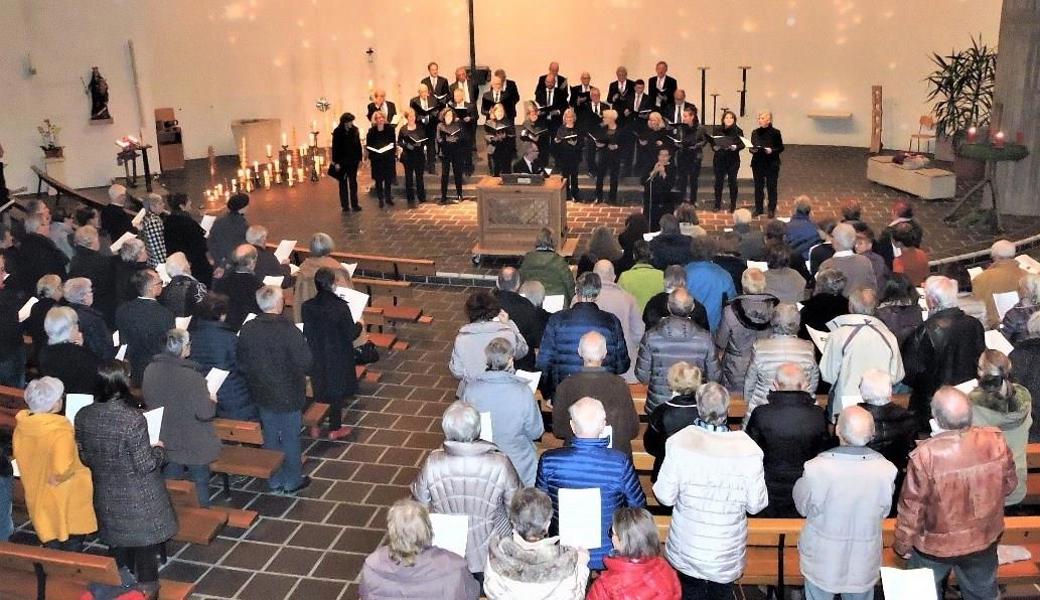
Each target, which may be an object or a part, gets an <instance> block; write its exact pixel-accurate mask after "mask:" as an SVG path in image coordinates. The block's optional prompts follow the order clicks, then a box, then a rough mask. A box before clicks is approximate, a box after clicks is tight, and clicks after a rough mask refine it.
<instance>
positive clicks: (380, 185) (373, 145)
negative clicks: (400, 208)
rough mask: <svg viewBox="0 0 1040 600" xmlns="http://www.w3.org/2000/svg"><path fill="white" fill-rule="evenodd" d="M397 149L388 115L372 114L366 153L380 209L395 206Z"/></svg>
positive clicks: (380, 112) (366, 136)
mask: <svg viewBox="0 0 1040 600" xmlns="http://www.w3.org/2000/svg"><path fill="white" fill-rule="evenodd" d="M396 147H397V144H396V143H395V140H394V128H393V127H392V126H390V124H389V123H387V122H386V115H384V114H383V113H382V111H376V112H374V113H372V127H370V128H369V130H368V133H366V134H365V153H366V154H367V155H368V165H369V167H370V168H371V169H372V181H373V183H375V186H376V198H379V208H383V207H384V206H386V205H387V204H389V205H390V206H393V205H394V197H393V192H392V191H391V190H392V186H393V183H394V179H395V178H396V176H397V173H396V172H397V169H396V167H395V164H396V162H397V161H396V158H397V153H396V152H395V150H396Z"/></svg>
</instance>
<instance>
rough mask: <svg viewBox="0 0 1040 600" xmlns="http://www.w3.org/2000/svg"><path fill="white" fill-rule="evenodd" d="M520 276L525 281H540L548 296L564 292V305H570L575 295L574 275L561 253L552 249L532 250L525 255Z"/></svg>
mask: <svg viewBox="0 0 1040 600" xmlns="http://www.w3.org/2000/svg"><path fill="white" fill-rule="evenodd" d="M520 276H521V277H523V279H524V281H532V280H533V281H540V282H542V285H543V286H545V295H546V296H556V295H559V294H563V296H564V298H563V305H564V306H570V305H571V298H572V297H573V296H574V275H572V274H571V268H570V266H568V265H567V261H566V260H564V258H563V257H562V256H560V255H559V254H557V253H555V252H553V251H550V250H532V251H530V252H528V253H527V254H525V255H524V260H523V262H521V263H520Z"/></svg>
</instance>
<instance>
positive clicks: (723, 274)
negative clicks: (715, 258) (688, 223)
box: [686, 238, 743, 332]
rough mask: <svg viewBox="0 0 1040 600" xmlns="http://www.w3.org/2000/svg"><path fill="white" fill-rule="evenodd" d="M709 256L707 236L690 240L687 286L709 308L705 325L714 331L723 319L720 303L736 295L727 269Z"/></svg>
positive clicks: (705, 308) (709, 245)
mask: <svg viewBox="0 0 1040 600" xmlns="http://www.w3.org/2000/svg"><path fill="white" fill-rule="evenodd" d="M711 257H712V247H711V242H710V240H708V239H707V238H697V239H695V240H694V241H693V242H692V243H691V244H690V262H688V263H687V264H686V289H687V290H689V292H690V293H691V294H692V295H693V297H694V298H696V299H697V302H698V303H700V304H703V305H704V310H706V311H707V312H708V325H709V326H710V327H711V331H712V332H714V331H715V330H716V329H718V327H719V321H721V320H722V309H723V307H724V306H725V305H726V302H727V301H728V300H729V299H730V298H735V297H736V295H737V289H736V286H735V285H734V283H733V278H732V277H731V276H730V274H729V272H728V271H726V269H723V268H722V267H720V266H719V265H717V264H715V263H714V262H712V260H711ZM741 272H743V269H741Z"/></svg>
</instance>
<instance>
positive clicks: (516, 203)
mask: <svg viewBox="0 0 1040 600" xmlns="http://www.w3.org/2000/svg"><path fill="white" fill-rule="evenodd" d="M563 186H564V182H563V179H562V178H561V177H560V176H559V175H553V176H552V177H549V178H548V179H546V180H545V183H544V184H543V185H505V184H503V183H502V178H501V177H485V178H484V179H483V180H482V181H481V182H480V183H478V184H477V223H478V225H479V228H480V237H479V238H478V240H477V245H476V246H474V247H473V263H474V264H476V263H479V262H480V259H481V257H483V256H523V255H524V254H526V253H527V252H529V251H530V250H533V249H534V242H535V238H536V237H537V236H538V232H539V231H540V230H541V229H542V228H543V227H549V228H551V229H552V230H553V234H554V235H555V239H554V240H553V241H554V243H555V244H556V250H557V252H559V253H560V254H561V255H562V256H572V255H573V254H574V251H575V249H576V248H577V245H578V243H577V242H578V241H577V239H576V238H575V239H567V200H566V197H565V195H564V187H563Z"/></svg>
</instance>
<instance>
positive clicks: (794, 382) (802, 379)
mask: <svg viewBox="0 0 1040 600" xmlns="http://www.w3.org/2000/svg"><path fill="white" fill-rule="evenodd" d="M773 389H775V390H777V391H779V392H804V391H807V390H808V389H809V380H808V378H807V377H806V376H805V369H803V368H802V367H801V365H797V364H795V363H783V364H782V365H780V366H779V367H777V369H776V378H775V379H774V380H773Z"/></svg>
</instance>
